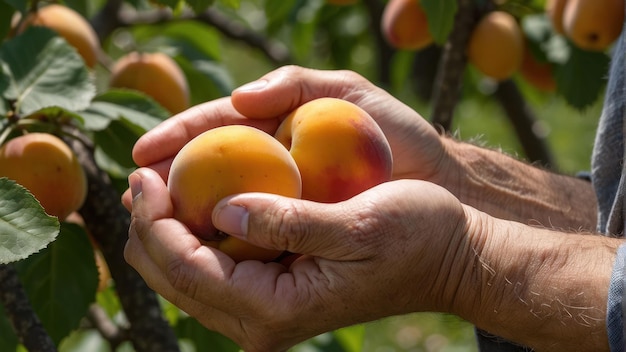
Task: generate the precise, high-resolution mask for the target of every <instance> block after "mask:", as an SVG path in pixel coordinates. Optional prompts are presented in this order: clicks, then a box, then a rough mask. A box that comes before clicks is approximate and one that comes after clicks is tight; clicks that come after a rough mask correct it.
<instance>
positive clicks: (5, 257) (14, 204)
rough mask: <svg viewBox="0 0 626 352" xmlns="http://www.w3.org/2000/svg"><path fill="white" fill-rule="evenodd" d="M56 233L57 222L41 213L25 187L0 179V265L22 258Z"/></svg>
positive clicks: (40, 246) (41, 210)
mask: <svg viewBox="0 0 626 352" xmlns="http://www.w3.org/2000/svg"><path fill="white" fill-rule="evenodd" d="M58 234H59V220H58V219H57V218H56V217H53V216H49V215H47V214H46V213H45V211H44V210H43V208H42V207H41V205H40V204H39V202H38V201H37V200H36V199H35V197H34V196H33V195H32V194H31V193H30V192H28V190H26V188H24V187H22V186H20V185H19V184H17V183H15V181H13V180H9V179H8V178H6V177H2V178H0V264H6V263H11V262H14V261H17V260H21V259H24V258H26V257H28V256H30V255H31V254H33V253H36V252H39V251H40V250H42V249H43V248H45V247H46V246H47V245H48V244H49V243H50V242H52V241H54V239H55V238H56V237H57V235H58Z"/></svg>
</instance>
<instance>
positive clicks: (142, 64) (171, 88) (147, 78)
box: [109, 52, 190, 114]
mask: <svg viewBox="0 0 626 352" xmlns="http://www.w3.org/2000/svg"><path fill="white" fill-rule="evenodd" d="M109 86H110V87H115V88H128V89H134V90H137V91H140V92H143V93H145V94H147V95H149V96H151V97H152V98H153V99H154V100H156V101H157V102H158V103H159V104H161V105H162V106H163V107H164V108H166V109H167V110H168V111H169V112H171V113H173V114H176V113H179V112H181V111H183V110H185V109H187V108H188V107H189V100H190V96H189V87H188V85H187V79H186V78H185V74H184V73H183V71H182V70H181V69H180V67H179V66H178V65H177V64H176V62H175V61H174V60H173V59H172V58H171V57H169V56H168V55H166V54H164V53H159V52H155V53H139V52H131V53H128V54H126V55H124V56H122V57H121V58H119V59H118V60H117V61H116V63H115V64H114V65H113V67H112V68H111V78H110V81H109Z"/></svg>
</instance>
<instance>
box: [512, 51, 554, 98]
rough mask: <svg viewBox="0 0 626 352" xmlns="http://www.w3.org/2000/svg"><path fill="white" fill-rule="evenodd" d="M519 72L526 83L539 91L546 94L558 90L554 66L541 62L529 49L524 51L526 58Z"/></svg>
mask: <svg viewBox="0 0 626 352" xmlns="http://www.w3.org/2000/svg"><path fill="white" fill-rule="evenodd" d="M519 72H520V75H521V76H522V78H524V80H525V81H526V82H528V83H529V84H530V85H532V86H533V87H535V88H537V89H539V90H542V91H545V92H553V91H555V90H556V80H555V79H554V72H553V66H552V64H550V63H549V62H543V61H539V60H538V59H537V58H535V56H534V55H533V53H532V52H531V51H530V50H529V48H528V47H526V48H525V49H524V57H523V58H522V65H521V67H520V70H519Z"/></svg>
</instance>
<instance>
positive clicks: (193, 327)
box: [174, 317, 240, 352]
mask: <svg viewBox="0 0 626 352" xmlns="http://www.w3.org/2000/svg"><path fill="white" fill-rule="evenodd" d="M174 332H175V333H176V336H178V338H179V339H189V340H190V341H192V343H193V344H194V345H195V347H196V349H195V350H196V351H220V352H239V351H240V348H239V346H237V345H236V344H235V343H234V342H233V341H231V340H230V339H228V338H227V337H224V336H223V335H221V334H219V333H217V332H213V331H210V330H207V329H206V328H205V327H204V326H202V325H201V324H200V323H198V321H197V320H195V319H193V318H189V317H187V318H183V319H180V320H179V321H178V324H176V326H175V327H174Z"/></svg>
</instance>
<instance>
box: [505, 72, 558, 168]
mask: <svg viewBox="0 0 626 352" xmlns="http://www.w3.org/2000/svg"><path fill="white" fill-rule="evenodd" d="M494 95H495V98H496V100H497V101H498V102H499V103H500V106H502V108H503V109H504V111H505V113H506V115H507V116H508V118H509V121H511V124H512V125H513V127H514V129H515V133H516V134H517V137H518V140H519V141H520V143H521V145H522V148H523V149H524V153H525V154H526V157H527V158H528V159H529V160H530V161H532V162H538V163H540V164H542V165H543V166H547V167H553V168H554V166H555V161H554V158H553V156H552V154H551V152H550V149H549V148H548V145H547V142H546V139H545V137H543V136H539V135H538V134H537V133H536V132H535V129H534V128H533V127H534V126H535V123H536V122H537V118H536V117H535V114H534V113H533V111H532V110H531V108H530V106H529V105H528V104H527V103H526V100H524V97H523V96H522V93H521V92H520V91H519V89H518V87H517V85H516V84H515V83H514V82H513V81H511V80H506V81H503V82H500V83H499V84H498V88H497V89H496V91H495V93H494Z"/></svg>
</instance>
